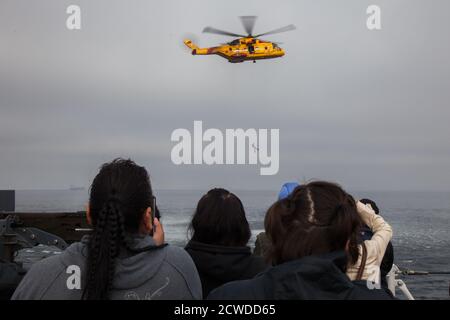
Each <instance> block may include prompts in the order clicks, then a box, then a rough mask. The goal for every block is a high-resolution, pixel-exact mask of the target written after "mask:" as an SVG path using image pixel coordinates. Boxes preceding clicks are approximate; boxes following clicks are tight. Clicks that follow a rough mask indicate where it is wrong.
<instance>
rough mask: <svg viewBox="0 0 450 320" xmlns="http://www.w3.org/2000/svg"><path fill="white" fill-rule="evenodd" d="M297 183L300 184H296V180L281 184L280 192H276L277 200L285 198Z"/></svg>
mask: <svg viewBox="0 0 450 320" xmlns="http://www.w3.org/2000/svg"><path fill="white" fill-rule="evenodd" d="M299 185H300V184H298V183H297V182H286V183H285V184H283V186H282V187H281V190H280V193H278V200H282V199H285V198H287V197H288V196H289V195H290V194H291V193H292V191H294V189H295V188H297V187H298V186H299Z"/></svg>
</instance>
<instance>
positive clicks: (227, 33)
mask: <svg viewBox="0 0 450 320" xmlns="http://www.w3.org/2000/svg"><path fill="white" fill-rule="evenodd" d="M203 32H204V33H214V34H221V35H223V36H230V37H238V38H241V37H245V36H243V35H241V34H237V33H233V32H228V31H224V30H220V29H216V28H213V27H206V28H205V29H203Z"/></svg>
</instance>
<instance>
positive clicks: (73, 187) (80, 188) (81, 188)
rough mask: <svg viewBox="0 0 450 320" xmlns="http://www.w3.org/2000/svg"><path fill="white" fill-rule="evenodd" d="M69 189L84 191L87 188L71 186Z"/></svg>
mask: <svg viewBox="0 0 450 320" xmlns="http://www.w3.org/2000/svg"><path fill="white" fill-rule="evenodd" d="M69 190H70V191H83V190H85V187H77V186H70V187H69Z"/></svg>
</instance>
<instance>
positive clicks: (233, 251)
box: [185, 240, 266, 282]
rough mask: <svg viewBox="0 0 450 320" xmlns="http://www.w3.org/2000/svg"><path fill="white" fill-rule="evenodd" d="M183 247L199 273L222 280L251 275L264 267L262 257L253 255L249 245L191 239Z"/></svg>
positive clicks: (243, 277) (226, 280)
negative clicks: (230, 245) (223, 243)
mask: <svg viewBox="0 0 450 320" xmlns="http://www.w3.org/2000/svg"><path fill="white" fill-rule="evenodd" d="M185 249H186V251H187V252H188V253H189V254H190V255H191V257H192V260H194V262H195V265H196V266H197V269H198V271H199V273H200V274H201V275H203V276H207V277H210V278H213V279H217V280H220V281H223V282H228V281H232V280H237V279H246V278H248V277H253V276H254V275H255V274H257V273H259V272H261V271H263V270H264V269H265V268H266V264H265V263H264V259H263V258H261V257H255V256H253V255H252V252H251V250H250V248H249V247H226V246H217V245H210V244H206V243H201V242H196V241H192V240H191V241H190V242H189V243H188V244H187V246H186V248H185Z"/></svg>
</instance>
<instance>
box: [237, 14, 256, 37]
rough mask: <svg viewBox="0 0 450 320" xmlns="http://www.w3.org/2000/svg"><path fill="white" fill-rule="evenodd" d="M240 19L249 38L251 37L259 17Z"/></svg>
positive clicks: (243, 17)
mask: <svg viewBox="0 0 450 320" xmlns="http://www.w3.org/2000/svg"><path fill="white" fill-rule="evenodd" d="M239 18H240V19H241V22H242V26H243V27H244V29H245V32H247V34H248V35H249V36H251V35H252V32H253V28H254V27H255V22H256V19H257V18H258V17H257V16H242V17H239Z"/></svg>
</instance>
